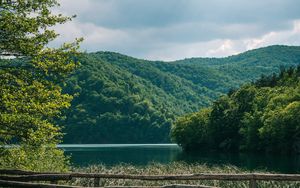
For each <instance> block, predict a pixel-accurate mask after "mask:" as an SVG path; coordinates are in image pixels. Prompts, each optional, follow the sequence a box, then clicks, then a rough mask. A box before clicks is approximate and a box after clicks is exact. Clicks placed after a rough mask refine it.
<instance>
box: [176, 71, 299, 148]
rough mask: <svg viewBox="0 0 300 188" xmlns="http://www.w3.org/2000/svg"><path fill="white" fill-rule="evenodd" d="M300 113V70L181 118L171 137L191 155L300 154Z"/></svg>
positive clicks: (270, 78)
mask: <svg viewBox="0 0 300 188" xmlns="http://www.w3.org/2000/svg"><path fill="white" fill-rule="evenodd" d="M299 113H300V66H298V67H295V68H293V67H292V68H288V69H282V70H281V72H280V73H279V74H278V75H276V74H273V75H271V76H262V77H261V78H260V79H259V80H257V81H255V82H253V83H251V84H246V85H243V86H242V87H241V88H239V89H237V90H235V91H230V92H229V93H228V94H227V95H226V96H222V97H220V98H219V99H218V100H216V101H215V102H214V103H213V105H212V107H209V108H205V109H202V110H200V111H199V112H196V113H192V114H189V115H186V116H184V117H181V118H178V119H177V121H176V122H175V123H174V126H173V127H172V131H171V134H172V138H173V139H174V141H176V142H177V143H178V144H179V145H181V146H182V147H183V148H184V149H185V150H198V149H201V150H205V149H207V150H223V151H252V152H253V151H255V152H256V151H261V152H275V153H299V151H300V150H299V141H300V137H299V135H300V127H299V125H300V114H299Z"/></svg>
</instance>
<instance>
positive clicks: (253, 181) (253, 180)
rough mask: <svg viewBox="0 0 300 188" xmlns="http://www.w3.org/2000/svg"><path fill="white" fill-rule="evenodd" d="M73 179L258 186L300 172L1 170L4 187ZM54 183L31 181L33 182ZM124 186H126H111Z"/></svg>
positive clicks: (44, 187)
mask: <svg viewBox="0 0 300 188" xmlns="http://www.w3.org/2000/svg"><path fill="white" fill-rule="evenodd" d="M73 178H93V179H94V187H99V185H100V180H101V179H102V178H104V179H131V180H144V181H164V180H223V181H249V187H250V188H256V187H257V181H300V174H261V173H249V174H209V173H201V174H187V175H127V174H99V173H76V172H73V173H41V172H30V171H21V170H5V169H2V170H0V186H2V187H40V188H79V187H78V186H68V185H58V184H57V182H58V181H69V180H72V179H73ZM39 181H42V182H50V184H46V183H29V182H39ZM109 187H110V188H113V187H116V188H117V187H118V188H120V187H122V188H126V186H109ZM127 187H131V188H144V187H146V186H127ZM151 187H155V188H212V186H205V185H180V184H178V185H177V184H172V185H165V186H151Z"/></svg>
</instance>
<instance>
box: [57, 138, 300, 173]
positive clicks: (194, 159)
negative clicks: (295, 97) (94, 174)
mask: <svg viewBox="0 0 300 188" xmlns="http://www.w3.org/2000/svg"><path fill="white" fill-rule="evenodd" d="M58 147H59V148H62V149H63V150H65V152H66V153H67V154H69V155H71V162H72V164H73V165H74V166H88V165H94V164H105V165H108V166H111V165H117V164H120V163H129V164H132V165H138V166H144V165H147V164H149V163H151V162H159V163H162V164H167V163H170V162H175V161H183V162H187V163H199V164H208V165H235V166H238V167H240V168H244V169H247V170H268V171H274V172H281V173H300V156H277V155H262V154H241V153H234V154H229V153H207V152H197V153H188V154H187V153H185V152H183V151H182V149H181V148H180V147H179V146H178V145H176V144H80V145H66V144H65V145H59V146H58Z"/></svg>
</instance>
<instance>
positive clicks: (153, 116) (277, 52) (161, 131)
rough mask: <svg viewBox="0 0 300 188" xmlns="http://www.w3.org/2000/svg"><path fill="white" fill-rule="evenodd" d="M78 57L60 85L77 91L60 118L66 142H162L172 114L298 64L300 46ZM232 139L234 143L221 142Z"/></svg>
mask: <svg viewBox="0 0 300 188" xmlns="http://www.w3.org/2000/svg"><path fill="white" fill-rule="evenodd" d="M78 60H79V61H80V63H81V66H80V67H79V68H78V69H77V71H76V72H75V73H74V74H73V75H72V76H71V77H70V78H69V79H68V80H67V81H66V84H65V85H64V86H63V88H64V92H66V93H69V94H71V95H75V97H74V99H73V101H72V105H71V108H70V109H68V110H66V111H65V113H64V115H65V118H64V119H62V120H61V119H60V120H58V123H59V124H62V125H64V126H65V127H64V129H63V131H64V132H65V133H66V135H65V136H64V143H161V142H169V141H170V136H169V131H170V127H171V124H172V123H173V121H174V120H175V118H176V117H178V116H181V115H183V114H186V113H192V112H196V111H198V110H199V109H200V108H203V107H208V106H209V105H211V104H212V102H213V101H214V100H216V99H217V98H218V97H220V96H221V95H224V94H226V93H227V92H228V91H229V90H232V89H234V88H238V87H239V86H240V85H242V84H244V83H249V82H251V81H254V80H256V79H258V78H259V77H260V76H261V75H262V74H266V75H269V74H272V73H278V72H279V69H280V67H281V66H282V67H290V66H295V65H298V64H299V62H300V47H291V46H270V47H266V48H260V49H256V50H251V51H248V52H245V53H242V54H239V55H234V56H230V57H226V58H191V59H184V60H179V61H173V62H161V61H146V60H141V59H135V58H132V57H128V56H125V55H121V54H118V53H113V52H97V53H88V54H83V55H82V56H81V57H80V58H79V59H78ZM222 99H223V98H222ZM224 100H225V99H224ZM203 112H205V113H208V112H207V110H204V111H203ZM201 113H202V112H201ZM216 113H217V112H216ZM216 121H217V120H216ZM237 121H238V120H237ZM220 139H221V137H220ZM237 139H239V138H237ZM182 144H183V143H182ZM230 144H234V142H233V141H228V143H227V144H226V143H225V144H224V147H231V146H229V145H230ZM232 147H233V146H232Z"/></svg>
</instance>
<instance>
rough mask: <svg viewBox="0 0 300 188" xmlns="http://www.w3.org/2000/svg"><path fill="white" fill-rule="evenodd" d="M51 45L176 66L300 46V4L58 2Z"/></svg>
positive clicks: (265, 0) (281, 0)
mask: <svg viewBox="0 0 300 188" xmlns="http://www.w3.org/2000/svg"><path fill="white" fill-rule="evenodd" d="M59 2H60V4H61V6H60V7H59V8H55V9H54V13H62V14H65V15H74V14H76V15H77V17H76V18H75V19H73V20H72V21H71V22H68V23H65V24H63V25H58V26H55V30H56V31H57V32H58V33H59V34H60V36H59V37H58V39H56V40H55V41H54V42H53V43H52V45H58V44H61V43H62V42H68V41H73V40H74V38H78V37H83V38H84V42H83V43H82V44H81V49H82V50H84V51H87V52H96V51H113V52H119V53H122V54H126V55H129V56H133V57H137V58H142V59H148V60H164V61H171V60H177V59H184V58H190V57H225V56H229V55H234V54H238V53H241V52H244V51H247V50H251V49H255V48H259V47H264V46H269V45H275V44H281V45H294V46H297V45H300V0H59Z"/></svg>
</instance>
